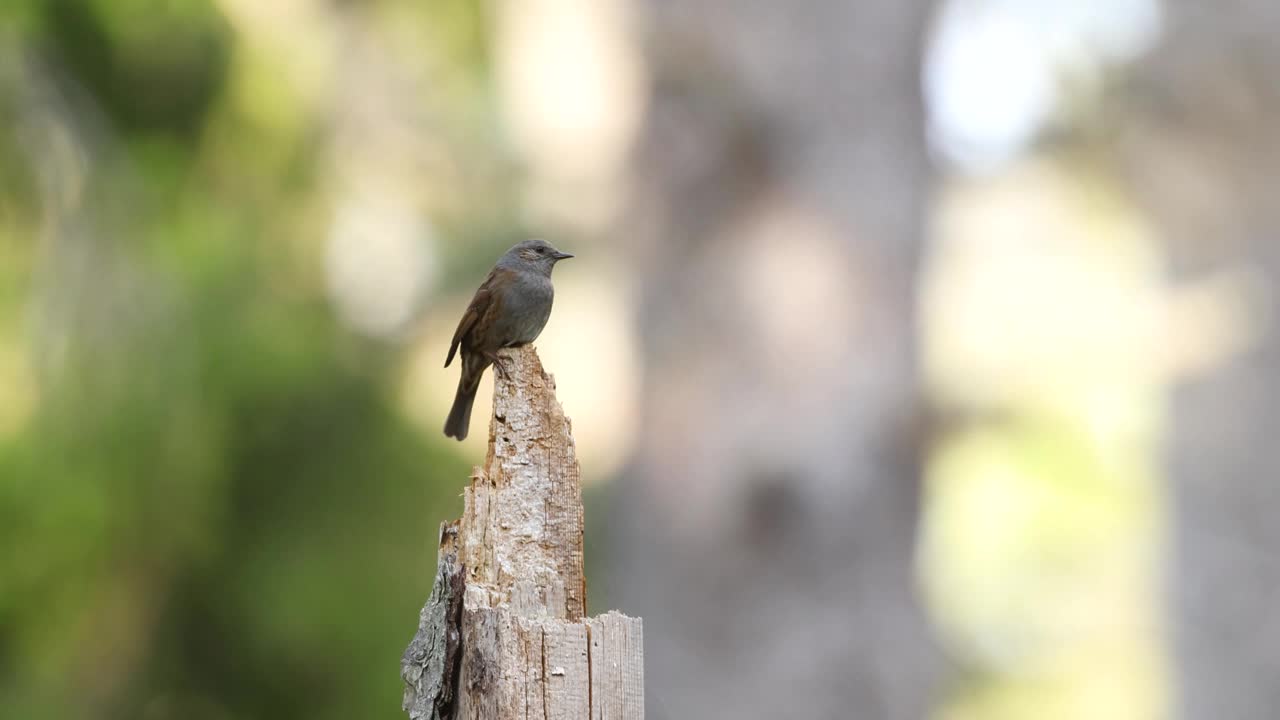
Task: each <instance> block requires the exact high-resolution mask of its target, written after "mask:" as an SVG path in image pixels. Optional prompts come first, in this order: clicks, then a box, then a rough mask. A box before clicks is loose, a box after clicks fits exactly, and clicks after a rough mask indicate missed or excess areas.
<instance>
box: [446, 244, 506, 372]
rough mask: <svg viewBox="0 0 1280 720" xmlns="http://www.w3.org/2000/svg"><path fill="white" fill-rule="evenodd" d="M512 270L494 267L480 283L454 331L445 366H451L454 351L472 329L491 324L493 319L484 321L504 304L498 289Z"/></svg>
mask: <svg viewBox="0 0 1280 720" xmlns="http://www.w3.org/2000/svg"><path fill="white" fill-rule="evenodd" d="M510 274H511V271H510V270H502V269H500V268H494V269H493V270H492V271H491V272H490V273H489V277H487V278H485V279H484V282H483V283H480V289H479V290H476V294H475V297H473V298H471V304H470V305H468V306H467V311H466V312H464V313H462V319H461V320H459V321H458V329H457V330H454V331H453V342H451V343H449V356H448V357H447V358H445V361H444V366H445V367H449V363H451V362H453V356H454V353H456V352H457V351H458V345H459V344H460V343H461V342H462V338H464V337H466V335H467V333H469V332H471V329H472V328H474V327H476V326H477V324H479V326H480V327H484V326H486V325H491V324H492V321H489V322H482V319H483V318H485V317H486V316H490V317H491V316H493V315H494V314H496V313H497V312H498V309H499V308H500V306H501V304H502V298H501V293H499V292H498V291H497V289H498V287H499V286H500V285H501V283H502V282H503V280H502V278H503V277H504V276H506V275H510Z"/></svg>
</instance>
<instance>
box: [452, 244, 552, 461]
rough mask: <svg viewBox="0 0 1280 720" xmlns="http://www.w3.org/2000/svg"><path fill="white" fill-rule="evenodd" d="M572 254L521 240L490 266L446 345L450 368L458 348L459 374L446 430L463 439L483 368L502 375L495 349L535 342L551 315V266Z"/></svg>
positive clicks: (500, 363) (504, 370)
mask: <svg viewBox="0 0 1280 720" xmlns="http://www.w3.org/2000/svg"><path fill="white" fill-rule="evenodd" d="M571 257H573V256H572V255H570V254H569V253H564V252H560V251H559V250H557V249H555V248H554V247H552V246H551V244H550V243H548V242H546V241H545V240H525V241H524V242H520V243H517V244H516V245H515V246H514V247H512V248H511V249H510V250H508V251H507V254H506V255H503V256H502V257H501V258H500V259H499V260H498V264H497V265H494V266H493V270H491V271H489V277H487V278H485V279H484V282H483V283H481V285H480V289H479V290H476V295H475V297H473V298H471V304H470V305H468V306H467V311H466V312H465V313H463V314H462V320H461V321H460V322H459V323H458V329H457V330H455V331H454V333H453V343H452V344H450V345H449V357H447V358H445V361H444V366H445V367H449V363H451V362H453V355H454V353H455V352H456V351H457V350H458V348H459V347H461V348H462V377H460V378H458V394H457V395H456V396H455V397H454V399H453V409H451V410H450V411H449V419H448V420H446V421H445V423H444V434H445V435H447V436H449V437H455V438H457V439H459V440H462V439H463V438H465V437H466V436H467V428H468V426H469V425H470V424H471V404H472V403H474V402H475V399H476V389H477V388H478V387H480V376H481V375H483V374H484V369H485V368H487V367H489V366H490V365H493V367H494V372H496V373H498V374H499V375H503V376H504V377H505V375H506V368H504V367H503V365H502V362H501V358H499V357H498V351H499V350H501V349H502V348H509V347H519V346H521V345H527V344H528V343H531V342H533V341H534V340H535V339H536V338H537V337H538V333H541V332H542V328H543V327H544V326H545V325H546V324H547V318H549V317H551V301H552V299H553V297H554V296H555V291H554V289H553V288H552V287H551V270H552V268H554V267H555V266H556V263H558V262H560V261H561V260H564V259H566V258H571Z"/></svg>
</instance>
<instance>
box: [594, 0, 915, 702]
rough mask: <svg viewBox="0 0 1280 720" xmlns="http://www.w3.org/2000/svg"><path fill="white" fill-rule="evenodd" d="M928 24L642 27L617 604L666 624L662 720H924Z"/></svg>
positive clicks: (814, 14)
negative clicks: (630, 453) (919, 339)
mask: <svg viewBox="0 0 1280 720" xmlns="http://www.w3.org/2000/svg"><path fill="white" fill-rule="evenodd" d="M930 5H931V3H929V2H926V1H925V0H905V1H904V0H877V1H872V2H862V3H848V2H836V1H834V0H824V1H820V2H810V3H803V4H792V3H780V2H776V1H773V0H750V1H748V2H739V3H726V2H722V1H718V0H683V1H681V2H669V1H663V0H652V1H651V2H648V3H645V4H644V6H643V7H644V8H645V9H646V10H647V11H648V12H647V17H646V18H645V20H646V25H647V27H648V28H649V29H650V35H649V38H648V54H649V60H650V62H649V64H650V68H651V74H652V90H651V96H650V103H649V114H648V118H647V120H646V129H645V131H644V133H645V134H644V137H643V139H642V143H641V145H640V147H639V152H638V154H637V156H638V175H637V178H636V189H635V195H634V202H633V210H632V211H631V212H630V213H629V217H628V222H627V224H626V227H625V232H624V233H620V234H625V237H626V239H627V243H628V244H627V248H628V249H629V250H630V251H631V252H632V254H633V262H632V267H633V268H634V272H635V274H636V276H637V279H638V285H639V287H640V296H639V301H640V302H639V305H640V313H639V320H640V330H641V341H642V347H643V351H644V367H645V370H644V372H645V376H644V383H645V390H644V395H643V397H644V400H643V402H644V407H643V415H642V419H641V431H640V433H639V438H638V448H637V452H636V457H635V461H634V463H633V464H632V466H631V468H630V470H629V472H628V473H627V475H626V477H625V478H624V482H623V487H622V489H621V490H620V493H621V495H622V499H621V500H619V501H618V502H615V503H614V507H616V508H618V509H619V512H617V513H615V516H614V518H613V520H612V521H611V522H610V524H609V527H610V530H611V531H612V532H614V533H615V534H616V535H617V540H616V541H615V542H614V543H613V544H612V547H613V548H615V549H616V552H617V553H618V554H617V556H616V558H612V559H613V560H615V562H613V563H612V564H611V568H610V569H611V571H612V572H613V573H614V576H613V578H612V581H611V583H610V590H611V591H615V592H616V595H615V597H617V599H618V601H619V602H620V604H621V605H622V606H623V607H626V608H628V609H635V610H636V611H639V612H641V613H643V614H646V615H648V616H650V617H658V618H662V623H661V624H656V625H651V627H650V632H649V637H648V648H647V650H648V652H649V655H650V658H651V664H650V674H649V678H648V680H649V683H650V686H649V687H650V691H651V696H650V697H651V700H654V701H655V702H654V707H655V711H658V712H660V713H661V714H662V715H663V716H664V717H667V718H700V719H715V718H741V717H810V718H835V717H866V718H879V719H881V720H898V719H907V718H911V719H915V718H922V717H924V716H925V715H926V714H927V713H928V711H929V708H930V705H931V704H932V692H931V691H932V689H933V680H934V677H935V671H936V669H937V656H936V654H935V651H934V646H933V644H932V642H931V639H930V633H929V632H928V630H927V625H926V621H925V619H924V617H923V614H922V612H921V610H920V606H919V603H918V600H917V596H916V593H915V580H914V570H913V553H914V542H915V535H916V524H917V514H918V496H919V484H920V472H921V468H920V462H921V461H920V453H919V449H918V448H917V437H916V428H917V421H918V416H919V412H918V409H919V406H920V403H919V400H918V393H919V381H918V376H917V357H916V310H915V308H916V273H917V266H918V261H919V257H920V252H921V246H922V242H923V235H924V228H923V224H924V219H925V217H926V215H927V212H928V206H927V203H926V199H927V193H928V189H929V185H930V173H929V170H928V164H927V162H926V157H925V148H924V131H923V126H924V121H923V108H922V102H921V99H920V91H919V66H920V56H921V50H922V45H923V38H924V34H925V25H926V21H927V16H928V10H929V6H930ZM624 508H625V510H623V509H624ZM691 678H696V681H691Z"/></svg>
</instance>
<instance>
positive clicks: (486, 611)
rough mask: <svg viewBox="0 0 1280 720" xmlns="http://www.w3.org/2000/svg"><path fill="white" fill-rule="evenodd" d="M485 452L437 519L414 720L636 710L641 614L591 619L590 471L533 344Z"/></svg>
mask: <svg viewBox="0 0 1280 720" xmlns="http://www.w3.org/2000/svg"><path fill="white" fill-rule="evenodd" d="M503 356H504V357H505V358H507V359H508V366H509V367H508V369H509V373H508V375H509V377H508V378H505V379H504V378H497V379H496V380H495V386H494V402H493V417H492V420H491V422H490V425H489V453H488V457H487V458H486V460H485V466H484V468H475V470H474V471H473V472H472V475H471V484H470V486H469V487H467V488H466V490H465V492H464V500H465V510H464V511H463V515H462V519H461V520H458V521H456V522H454V523H446V524H444V525H442V526H441V533H440V550H439V558H438V563H437V572H436V581H435V587H434V588H433V590H432V592H431V597H430V598H429V599H428V600H427V604H426V606H424V607H423V609H422V614H421V616H420V618H419V624H418V632H417V634H416V635H415V636H414V639H413V641H412V642H411V643H410V644H409V648H408V649H407V650H406V651H405V654H404V658H403V660H402V662H401V676H402V677H403V678H404V680H405V683H406V685H407V687H406V689H405V696H404V709H405V710H406V711H407V712H408V713H409V717H410V718H411V719H413V720H419V719H422V720H450V719H451V718H458V719H460V720H516V719H517V718H519V719H521V720H523V719H524V718H529V717H537V718H542V719H543V720H558V719H564V720H576V719H578V718H581V719H583V720H588V719H589V720H640V719H641V718H643V717H644V647H643V632H642V627H641V622H640V620H639V619H638V618H629V617H626V616H624V615H621V614H619V613H616V612H610V613H607V614H605V615H602V616H599V617H595V618H590V619H584V615H585V614H586V577H585V575H584V574H583V568H582V559H583V545H582V532H583V518H582V483H581V473H580V469H579V466H578V459H577V456H576V453H575V449H574V442H573V435H572V434H571V427H570V423H569V419H568V418H567V417H565V415H564V411H563V410H562V409H561V408H560V403H559V402H557V401H556V397H555V380H554V379H553V378H552V377H551V376H550V375H548V374H547V373H546V372H545V371H544V370H543V369H542V364H541V363H540V362H539V360H538V354H537V352H536V351H535V350H534V349H533V347H532V346H527V347H524V348H520V349H516V350H509V351H504V352H503Z"/></svg>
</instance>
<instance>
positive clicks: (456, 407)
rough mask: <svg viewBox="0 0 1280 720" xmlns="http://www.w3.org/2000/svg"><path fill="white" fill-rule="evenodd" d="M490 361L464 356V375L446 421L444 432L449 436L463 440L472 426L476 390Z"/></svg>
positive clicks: (459, 379)
mask: <svg viewBox="0 0 1280 720" xmlns="http://www.w3.org/2000/svg"><path fill="white" fill-rule="evenodd" d="M486 367H488V363H483V362H476V361H474V360H472V356H471V355H469V354H468V355H463V357H462V377H460V378H458V394H457V395H455V396H454V398H453V408H452V409H450V410H449V419H448V420H445V422H444V434H445V435H446V436H448V437H452V438H457V439H459V440H463V439H465V438H466V437H467V430H468V429H469V428H470V426H471V405H472V404H473V403H475V401H476V390H477V389H479V387H480V376H481V375H483V374H484V369H485V368H486Z"/></svg>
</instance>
